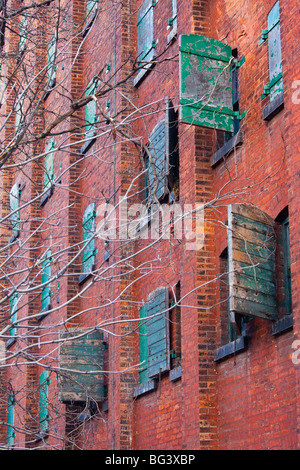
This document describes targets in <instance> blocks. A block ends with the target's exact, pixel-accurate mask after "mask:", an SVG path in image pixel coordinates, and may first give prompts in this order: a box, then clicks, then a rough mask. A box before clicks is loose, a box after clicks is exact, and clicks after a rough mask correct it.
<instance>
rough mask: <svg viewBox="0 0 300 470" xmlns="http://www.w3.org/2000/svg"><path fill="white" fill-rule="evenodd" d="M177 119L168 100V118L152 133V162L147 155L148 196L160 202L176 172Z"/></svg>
mask: <svg viewBox="0 0 300 470" xmlns="http://www.w3.org/2000/svg"><path fill="white" fill-rule="evenodd" d="M176 125H177V123H176V117H175V113H174V108H173V106H172V103H171V101H169V100H168V99H166V117H165V119H164V120H162V121H160V122H159V123H158V124H157V125H156V127H155V128H154V130H153V131H152V132H151V135H150V138H149V144H148V151H149V153H150V155H151V160H152V162H151V163H150V158H149V156H148V155H147V156H146V158H145V165H146V168H147V169H148V171H147V173H146V187H147V194H148V195H150V196H153V195H154V193H155V195H156V197H157V199H158V200H160V199H161V198H163V197H164V196H166V194H168V176H169V174H170V171H171V172H173V171H174V166H175V161H174V160H175V158H174V154H175V151H176V144H177V141H176V135H177V127H176Z"/></svg>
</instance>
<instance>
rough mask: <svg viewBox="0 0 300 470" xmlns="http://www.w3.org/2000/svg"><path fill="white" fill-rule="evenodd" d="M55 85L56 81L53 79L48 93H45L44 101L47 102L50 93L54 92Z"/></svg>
mask: <svg viewBox="0 0 300 470" xmlns="http://www.w3.org/2000/svg"><path fill="white" fill-rule="evenodd" d="M55 85H56V79H55V78H53V79H51V80H50V82H49V85H48V87H47V91H46V92H45V95H44V101H46V99H47V98H48V96H49V95H50V93H51V91H52V90H53V88H54V87H55Z"/></svg>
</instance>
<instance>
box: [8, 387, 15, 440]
mask: <svg viewBox="0 0 300 470" xmlns="http://www.w3.org/2000/svg"><path fill="white" fill-rule="evenodd" d="M15 406H16V403H15V399H14V396H13V395H9V397H8V401H7V419H6V420H7V431H6V445H7V446H8V447H12V446H13V445H14V441H15V431H14V421H15Z"/></svg>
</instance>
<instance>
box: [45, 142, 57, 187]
mask: <svg viewBox="0 0 300 470" xmlns="http://www.w3.org/2000/svg"><path fill="white" fill-rule="evenodd" d="M55 145H56V144H55V140H54V139H53V138H51V139H50V140H49V142H48V144H47V146H46V152H47V153H46V155H45V158H44V165H45V170H44V189H45V190H46V189H49V188H50V187H51V185H52V180H53V179H54V174H53V164H54V152H53V149H54V148H55Z"/></svg>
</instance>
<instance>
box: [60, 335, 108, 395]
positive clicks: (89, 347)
mask: <svg viewBox="0 0 300 470" xmlns="http://www.w3.org/2000/svg"><path fill="white" fill-rule="evenodd" d="M60 339H61V340H63V342H62V343H61V345H60V352H59V364H60V369H61V370H60V380H59V384H60V400H61V401H62V402H64V403H76V402H81V403H82V402H86V401H88V399H91V400H95V401H102V400H103V399H104V373H103V352H104V347H105V346H104V342H103V334H102V333H101V332H99V331H93V332H91V333H88V332H87V330H76V331H75V330H73V331H71V330H70V331H67V332H61V334H60Z"/></svg>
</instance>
